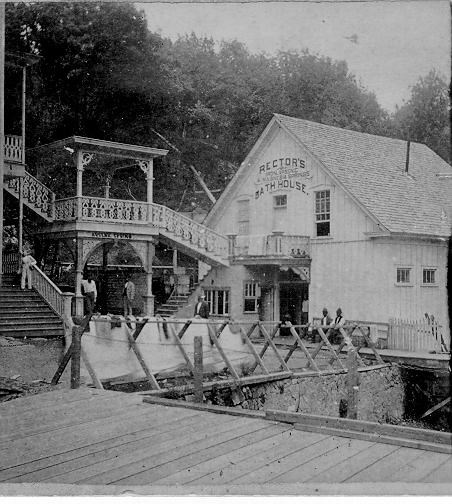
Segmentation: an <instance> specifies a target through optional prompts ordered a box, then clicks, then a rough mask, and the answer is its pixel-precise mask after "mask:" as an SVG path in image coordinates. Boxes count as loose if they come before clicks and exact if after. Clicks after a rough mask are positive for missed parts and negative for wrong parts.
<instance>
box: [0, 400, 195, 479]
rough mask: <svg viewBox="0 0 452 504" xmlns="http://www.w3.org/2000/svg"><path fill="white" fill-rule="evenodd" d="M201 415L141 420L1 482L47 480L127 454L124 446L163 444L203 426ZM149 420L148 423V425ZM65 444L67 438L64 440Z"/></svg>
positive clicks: (7, 474)
mask: <svg viewBox="0 0 452 504" xmlns="http://www.w3.org/2000/svg"><path fill="white" fill-rule="evenodd" d="M199 417H200V415H199V414H195V412H190V411H188V410H181V411H177V412H173V414H172V415H167V416H166V417H164V418H163V417H162V419H163V420H165V422H163V423H159V424H158V425H154V424H153V423H152V422H153V417H152V416H149V415H148V417H147V419H146V418H144V417H143V418H139V419H138V424H137V425H136V426H134V425H130V426H129V429H128V432H126V430H125V429H121V430H118V429H116V430H115V431H112V432H111V433H110V434H109V435H101V434H99V435H97V436H96V437H95V442H91V443H87V442H86V441H85V442H84V443H83V442H82V441H81V442H79V443H74V444H72V445H71V446H70V448H69V449H68V448H66V449H65V450H64V451H63V450H62V451H61V452H60V453H56V454H55V455H52V456H46V457H42V458H39V459H36V460H33V461H30V462H29V463H26V464H21V465H18V466H15V467H12V468H9V469H5V470H3V471H1V472H0V477H1V480H8V481H14V482H33V481H43V480H45V479H47V478H50V477H56V476H58V475H62V474H66V473H69V472H71V471H74V470H77V469H80V468H83V467H86V465H87V464H93V463H95V462H99V461H102V460H105V459H106V458H108V457H110V458H111V457H114V456H116V455H118V454H121V453H123V446H124V445H128V447H129V449H130V448H131V447H132V446H136V447H137V448H140V447H141V446H142V443H143V442H144V441H145V440H146V442H150V441H152V440H154V442H161V441H162V440H165V439H166V440H170V439H172V438H173V437H174V433H173V432H174V429H175V428H180V425H181V423H183V426H184V428H187V427H189V426H195V425H197V424H198V423H199V419H200V418H199ZM146 420H147V423H146ZM61 441H63V439H61Z"/></svg>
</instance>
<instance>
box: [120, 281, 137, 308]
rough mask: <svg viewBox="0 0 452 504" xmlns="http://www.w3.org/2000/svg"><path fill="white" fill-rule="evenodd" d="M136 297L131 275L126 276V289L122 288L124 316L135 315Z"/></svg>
mask: <svg viewBox="0 0 452 504" xmlns="http://www.w3.org/2000/svg"><path fill="white" fill-rule="evenodd" d="M134 299H135V284H134V283H133V282H132V280H130V277H127V278H126V283H125V284H124V289H123V290H122V300H123V305H124V317H127V315H133V308H132V301H133V300H134Z"/></svg>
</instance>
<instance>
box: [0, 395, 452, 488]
mask: <svg viewBox="0 0 452 504" xmlns="http://www.w3.org/2000/svg"><path fill="white" fill-rule="evenodd" d="M142 400H143V397H142V396H141V395H138V394H123V393H120V392H112V391H105V390H97V389H79V390H58V391H54V392H48V393H44V394H40V395H37V396H28V397H24V398H21V399H17V400H14V401H10V402H8V403H3V404H1V405H0V495H1V494H2V489H5V488H7V489H8V490H7V491H8V492H9V493H11V492H13V493H14V488H16V490H17V493H20V491H21V490H20V489H21V488H23V487H21V486H20V485H18V486H17V487H16V485H17V484H24V483H36V482H39V483H46V484H61V483H64V484H76V485H119V486H120V487H121V488H134V487H135V486H136V485H152V487H147V488H159V489H160V490H159V492H161V488H162V486H166V488H167V493H174V492H175V491H176V489H177V492H178V493H181V492H186V493H193V492H196V493H201V492H202V493H205V492H208V493H215V488H218V489H219V488H220V486H222V485H223V486H225V488H227V489H228V491H229V492H230V493H234V488H237V489H240V488H241V489H242V490H240V491H239V490H238V492H239V493H243V489H244V488H248V489H249V488H255V487H253V485H256V484H258V485H261V486H260V487H259V488H260V492H257V493H262V492H263V493H265V491H266V489H270V488H272V491H271V493H274V492H275V486H273V487H272V485H282V486H281V487H280V488H281V489H283V488H285V487H284V486H283V484H288V483H289V484H290V483H292V484H293V483H295V484H297V485H298V487H297V488H298V491H299V492H300V493H303V489H305V490H306V489H308V488H310V486H309V485H311V486H312V485H314V486H315V488H317V489H318V488H321V485H323V484H329V485H331V484H337V483H346V484H348V483H371V482H381V481H384V482H387V483H388V484H389V483H391V482H392V483H396V482H404V483H410V484H411V483H412V482H413V483H424V484H425V483H449V485H447V487H448V490H447V491H448V492H450V491H451V486H450V482H451V475H452V455H450V454H448V453H438V452H434V451H425V450H420V449H414V448H406V447H401V446H397V445H394V444H383V443H374V442H370V441H365V440H360V439H350V438H349V437H341V436H337V435H327V434H323V433H316V432H305V431H302V430H296V429H294V428H293V426H292V425H290V424H285V423H278V422H275V421H269V420H268V419H264V416H263V414H261V413H260V412H249V413H250V415H251V416H240V415H239V416H233V415H229V414H217V413H212V412H207V411H199V410H195V409H189V408H180V407H168V406H164V405H158V404H147V403H143V402H142ZM235 412H236V413H237V411H235ZM253 413H254V414H253ZM4 484H13V485H9V486H3V485H4ZM300 484H302V485H300ZM234 485H243V486H239V487H234ZM262 485H263V486H262ZM319 485H320V487H319ZM212 486H215V487H212ZM38 488H39V487H35V491H37V489H38ZM76 488H79V487H76ZM102 488H106V487H102ZM110 488H111V487H110ZM212 488H213V489H212ZM344 488H345V487H344ZM387 488H388V487H387V486H385V491H387ZM442 488H444V487H442ZM11 489H12V490H11ZM209 489H210V490H209ZM339 491H340V490H339ZM380 491H382V489H381V490H380ZM66 492H68V490H67V487H66ZM76 492H77V490H73V491H72V493H76ZM253 492H255V490H254V491H253ZM68 493H70V492H68ZM151 493H152V492H151ZM245 493H247V492H245Z"/></svg>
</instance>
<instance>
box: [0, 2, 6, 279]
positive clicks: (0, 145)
mask: <svg viewBox="0 0 452 504" xmlns="http://www.w3.org/2000/svg"><path fill="white" fill-rule="evenodd" d="M4 116H5V4H4V3H3V2H2V3H0V285H1V284H2V273H3V177H4V173H5V166H4V164H5V121H4Z"/></svg>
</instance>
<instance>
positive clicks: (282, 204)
mask: <svg viewBox="0 0 452 504" xmlns="http://www.w3.org/2000/svg"><path fill="white" fill-rule="evenodd" d="M273 208H287V194H281V195H278V196H273Z"/></svg>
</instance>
